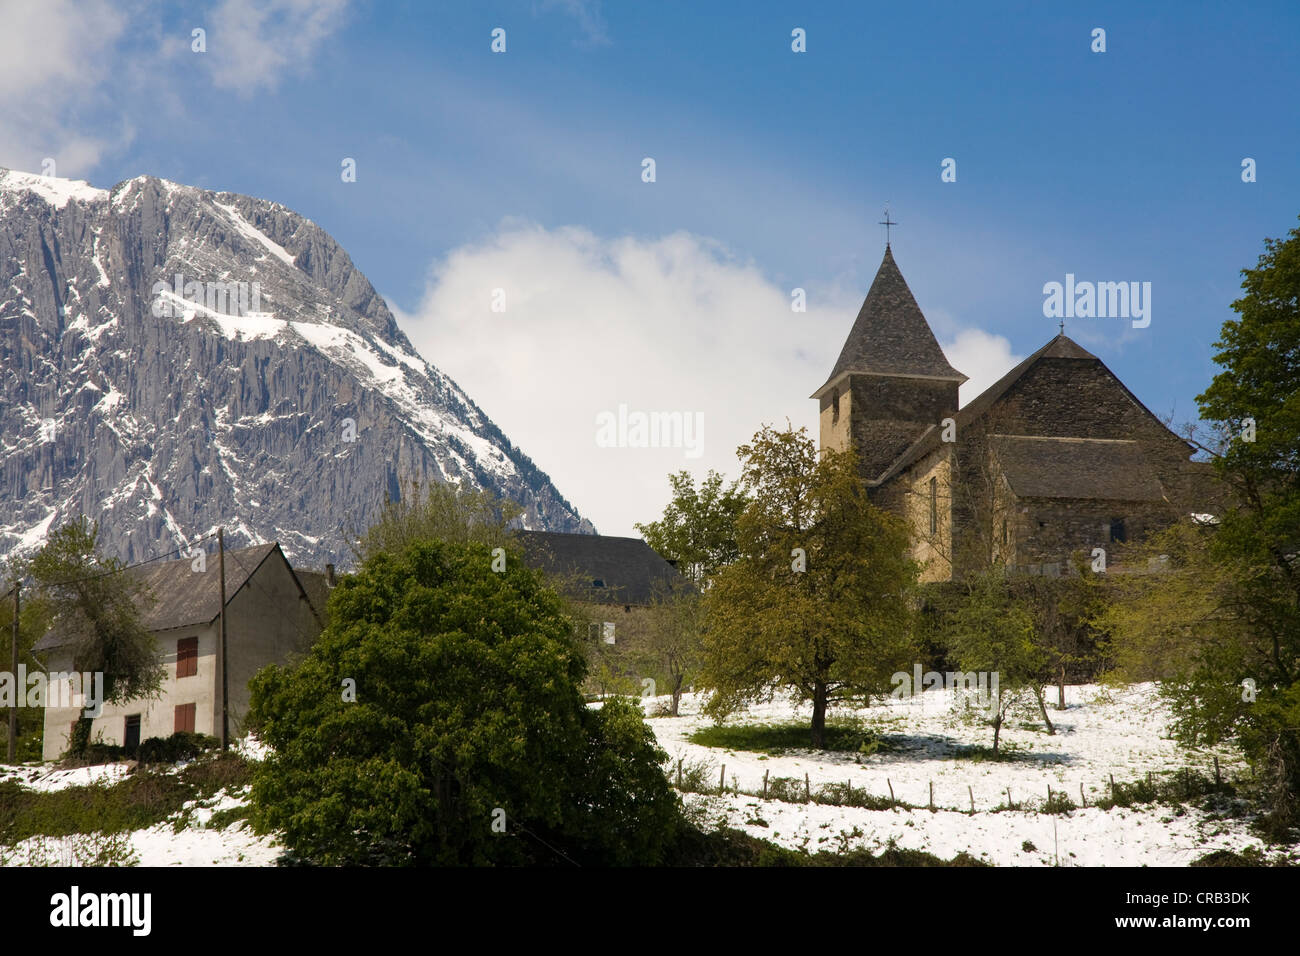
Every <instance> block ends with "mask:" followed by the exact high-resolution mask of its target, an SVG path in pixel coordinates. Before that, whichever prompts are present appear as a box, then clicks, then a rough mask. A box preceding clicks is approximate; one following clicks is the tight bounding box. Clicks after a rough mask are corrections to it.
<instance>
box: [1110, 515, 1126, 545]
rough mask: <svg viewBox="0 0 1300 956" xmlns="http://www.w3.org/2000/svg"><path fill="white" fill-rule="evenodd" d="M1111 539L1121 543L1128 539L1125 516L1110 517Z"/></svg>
mask: <svg viewBox="0 0 1300 956" xmlns="http://www.w3.org/2000/svg"><path fill="white" fill-rule="evenodd" d="M1110 540H1112V541H1118V542H1119V543H1121V544H1123V543H1124V542H1125V541H1127V540H1128V535H1127V534H1126V533H1125V531H1124V519H1123V518H1111V519H1110Z"/></svg>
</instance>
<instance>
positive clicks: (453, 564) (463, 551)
mask: <svg viewBox="0 0 1300 956" xmlns="http://www.w3.org/2000/svg"><path fill="white" fill-rule="evenodd" d="M329 620H330V623H329V626H328V627H327V628H326V630H325V631H324V632H323V633H322V635H321V637H320V639H319V641H318V642H317V643H316V645H315V646H314V647H313V649H312V651H311V653H310V654H309V656H308V657H307V658H306V659H305V660H304V661H302V662H301V663H300V664H299V665H298V666H296V667H293V668H279V667H268V668H266V669H264V670H263V671H262V672H261V673H259V674H258V675H257V676H256V678H254V680H253V683H252V685H251V688H252V702H251V707H250V717H251V721H252V724H253V725H254V726H255V727H256V729H257V731H258V733H259V736H260V737H261V739H262V740H263V741H265V742H266V743H267V744H269V745H270V747H271V748H272V753H271V754H270V755H269V756H268V759H267V760H266V761H265V762H264V763H263V764H262V765H261V766H260V767H259V769H258V770H257V772H256V774H255V777H254V784H253V804H254V815H255V817H256V818H257V822H258V825H259V826H265V827H270V828H274V829H276V830H278V831H280V832H281V833H282V834H283V838H284V841H285V843H286V845H287V846H288V848H289V850H290V852H291V853H292V854H293V855H294V856H295V857H297V858H298V859H300V860H303V861H306V862H312V863H319V864H381V865H456V864H461V865H469V864H491V863H496V864H532V863H540V864H559V865H565V864H566V862H574V863H581V864H584V865H585V864H591V863H596V864H631V863H637V864H652V863H657V862H660V860H661V859H662V858H663V857H664V854H665V852H666V848H667V847H669V846H671V845H672V843H673V841H674V840H675V838H676V836H677V833H678V828H679V826H680V819H681V817H680V807H679V804H678V802H677V798H676V796H675V795H674V794H673V793H672V791H671V790H670V789H669V787H668V784H667V780H666V779H665V777H664V775H663V773H662V771H661V770H660V767H659V763H660V761H661V760H662V759H663V757H664V755H663V754H662V753H661V752H660V751H658V749H657V748H656V746H655V744H654V738H653V736H652V735H651V733H650V731H649V730H648V729H647V728H646V726H645V724H644V722H643V721H642V720H641V716H640V714H639V712H637V711H636V709H635V708H633V707H631V706H630V705H628V704H621V703H616V702H611V703H607V704H606V705H605V706H604V707H603V708H600V709H588V708H587V706H586V705H585V704H584V702H583V699H582V696H581V693H580V691H579V688H580V685H581V682H582V680H583V678H584V676H585V663H584V658H583V653H582V650H581V646H580V644H579V643H578V641H577V640H576V638H575V636H574V632H573V625H572V622H571V621H570V619H569V618H568V617H567V616H566V614H565V613H564V606H563V604H562V602H561V600H560V598H559V597H558V596H557V595H556V594H555V593H554V592H553V591H551V590H549V589H548V588H546V587H545V585H544V584H543V583H542V581H541V580H540V578H539V577H538V576H537V575H536V574H535V573H533V572H532V571H529V570H527V569H526V568H524V567H523V566H522V565H521V564H520V562H519V561H518V560H517V558H516V557H515V556H514V555H513V554H512V555H511V556H510V558H509V560H508V562H507V568H506V570H505V571H504V572H494V571H493V570H492V554H491V552H490V551H489V549H488V548H487V546H485V545H483V544H477V543H454V544H453V543H448V542H443V541H428V542H415V543H411V544H407V545H404V546H403V547H402V549H401V550H400V551H397V552H396V553H390V552H380V553H376V554H373V555H371V556H370V557H369V558H368V559H367V560H366V561H365V563H364V564H363V565H362V567H361V569H360V571H359V573H357V574H356V575H353V576H350V577H348V578H345V579H344V580H343V581H342V582H340V584H339V586H338V588H337V589H336V590H335V592H334V593H333V595H332V596H331V600H330V619H329ZM353 688H355V693H353V692H352V689H353ZM352 697H355V699H349V698H352ZM502 823H504V832H502Z"/></svg>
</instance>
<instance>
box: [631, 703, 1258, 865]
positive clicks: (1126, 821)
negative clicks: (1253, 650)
mask: <svg viewBox="0 0 1300 956" xmlns="http://www.w3.org/2000/svg"><path fill="white" fill-rule="evenodd" d="M954 693H955V692H954V691H951V690H931V691H927V692H926V693H924V694H921V695H918V696H917V697H914V698H911V699H904V700H890V701H888V702H887V703H885V704H880V705H876V706H873V707H870V708H866V709H857V710H842V711H838V712H833V713H832V715H831V717H832V718H833V717H835V716H852V717H856V718H859V719H862V720H864V721H865V722H866V723H867V724H868V725H869V726H871V727H873V728H875V729H877V730H878V731H879V732H881V733H883V734H884V735H885V737H886V740H887V742H888V743H889V744H890V745H891V749H890V750H889V751H887V752H879V753H875V754H871V755H860V754H854V753H844V752H816V751H811V750H807V751H804V750H801V751H786V752H782V753H781V754H780V755H774V756H768V755H765V754H761V753H753V752H746V751H736V750H723V749H719V748H713V747H704V746H700V745H697V744H693V743H691V742H690V741H689V740H688V738H689V737H690V735H691V734H692V733H693V732H694V731H696V730H697V729H699V728H701V727H704V726H708V725H709V724H711V723H712V720H711V719H710V718H707V717H704V716H702V715H701V714H700V713H699V708H700V706H701V704H702V700H701V699H700V698H699V696H698V695H687V696H686V697H685V698H684V699H683V701H682V708H681V712H682V716H681V717H677V718H672V717H651V718H650V719H649V721H648V722H649V724H650V726H651V727H653V728H654V731H655V734H656V736H657V737H658V739H659V743H660V745H661V746H662V747H663V748H664V749H665V750H666V751H668V753H669V755H670V756H671V757H672V759H673V764H674V766H675V765H676V762H677V761H678V760H679V759H680V760H682V761H684V763H685V765H686V766H687V767H690V766H691V765H692V764H696V765H699V764H700V763H702V762H707V763H708V764H709V765H710V767H711V777H710V776H708V775H706V779H709V780H710V783H711V785H712V786H716V785H717V781H718V779H719V774H720V772H721V766H722V765H725V766H726V775H727V786H728V787H732V786H738V787H739V788H740V789H741V790H747V791H761V788H762V782H763V774H764V772H767V773H768V774H770V776H771V777H772V778H777V777H786V778H795V779H797V780H799V781H803V780H804V778H805V775H806V776H807V778H808V780H809V782H810V784H811V787H812V789H813V790H814V791H815V790H816V789H817V787H818V786H819V785H821V784H827V783H840V784H843V783H850V784H851V785H852V786H853V787H854V789H855V790H856V789H863V788H865V789H866V790H867V791H868V792H869V793H871V794H873V795H876V796H880V797H885V798H887V797H888V796H889V793H890V786H891V785H892V787H893V793H894V796H895V797H896V798H897V799H898V800H899V801H900V802H902V803H907V804H912V805H914V806H919V807H921V809H901V808H896V809H886V810H868V809H865V808H858V807H841V806H828V805H819V804H815V803H806V804H805V803H784V802H780V801H776V800H762V799H759V798H758V797H753V796H746V795H743V794H742V795H726V796H718V795H711V796H705V795H700V794H688V795H685V799H686V801H687V802H688V804H690V805H692V806H694V807H696V808H700V809H701V810H702V811H703V812H704V813H706V814H707V817H708V819H710V820H716V821H720V822H726V823H727V824H729V825H730V826H734V827H736V828H738V829H741V830H744V831H745V832H747V833H750V834H752V835H754V836H759V837H762V838H764V839H768V840H771V841H773V842H775V843H778V844H781V845H782V846H787V847H791V848H806V849H808V850H809V851H812V852H816V851H817V850H822V849H825V850H831V849H843V848H844V847H849V848H854V847H866V848H868V849H871V850H879V849H880V848H882V847H884V846H886V845H887V844H888V842H889V841H890V840H891V839H892V840H895V841H897V845H898V846H900V847H903V848H907V849H917V850H925V851H928V852H930V853H933V854H935V855H937V856H940V857H943V858H944V859H949V858H951V857H953V856H955V855H956V854H958V853H960V852H966V853H968V854H970V855H971V856H974V857H977V858H979V859H982V860H985V861H987V862H990V863H995V864H998V865H1003V866H1041V865H1054V864H1056V863H1057V861H1058V860H1059V862H1060V864H1061V865H1063V866H1065V865H1069V866H1143V865H1146V866H1184V865H1186V864H1187V863H1189V862H1191V861H1192V860H1194V859H1195V858H1197V857H1200V856H1203V855H1205V854H1206V853H1209V852H1211V851H1213V850H1217V849H1231V850H1235V851H1238V852H1240V851H1242V850H1243V849H1245V848H1246V847H1250V846H1254V847H1260V848H1261V849H1262V848H1263V844H1262V843H1261V841H1260V840H1259V839H1257V838H1256V837H1254V836H1252V835H1250V833H1249V832H1248V829H1247V822H1246V821H1245V820H1244V819H1242V818H1227V819H1215V818H1212V817H1211V816H1210V815H1208V814H1206V813H1205V812H1204V811H1201V810H1195V809H1189V808H1184V807H1171V806H1169V805H1167V804H1159V803H1157V804H1147V805H1142V806H1138V807H1134V808H1131V809H1125V808H1118V807H1117V808H1114V809H1111V810H1100V809H1097V808H1096V807H1095V806H1092V804H1093V803H1095V802H1096V800H1097V799H1098V798H1101V797H1104V796H1105V795H1106V793H1107V791H1108V789H1109V780H1110V776H1111V775H1112V774H1113V775H1114V778H1115V780H1116V782H1118V783H1132V782H1134V781H1136V780H1139V779H1142V778H1145V777H1146V774H1147V773H1148V771H1150V772H1151V773H1152V774H1153V775H1154V778H1155V779H1160V778H1161V777H1162V776H1163V777H1164V778H1165V779H1166V780H1168V779H1169V775H1170V774H1177V773H1178V772H1180V771H1181V770H1182V769H1183V768H1184V767H1190V768H1192V769H1193V770H1197V771H1200V772H1203V773H1210V772H1212V769H1211V768H1212V761H1213V756H1214V753H1215V752H1214V751H1199V752H1195V753H1188V752H1186V751H1182V750H1180V749H1179V748H1178V747H1177V746H1176V745H1175V743H1174V742H1173V741H1172V740H1171V739H1169V738H1168V737H1167V736H1166V733H1167V732H1166V724H1167V713H1166V711H1165V708H1164V707H1163V705H1162V704H1161V703H1160V701H1159V698H1158V696H1157V693H1156V689H1155V687H1154V685H1150V684H1143V685H1134V686H1130V687H1125V688H1120V689H1108V688H1102V687H1099V686H1091V685H1089V686H1081V687H1067V688H1066V709H1065V710H1064V711H1057V710H1055V709H1054V707H1053V706H1052V704H1053V703H1054V702H1055V699H1056V697H1055V693H1053V694H1052V695H1051V697H1050V698H1049V710H1048V715H1049V716H1050V717H1051V719H1052V722H1053V724H1054V725H1055V727H1056V734H1055V735H1054V736H1049V735H1047V734H1046V733H1045V732H1044V731H1043V730H1042V729H1038V730H1031V729H1027V727H1022V726H1021V724H1022V722H1024V723H1026V724H1028V723H1029V721H1027V720H1024V718H1020V717H1017V718H1015V719H1013V720H1012V721H1011V722H1010V724H1009V725H1008V726H1007V727H1005V728H1004V730H1003V733H1002V746H1003V747H1004V748H1014V749H1015V751H1017V752H1018V753H1020V754H1021V755H1022V756H1021V757H1020V759H1016V760H1010V761H996V762H995V761H990V760H979V761H977V760H972V759H970V758H969V757H964V758H963V757H960V756H959V753H960V748H961V747H962V746H963V745H964V746H970V745H979V746H983V747H989V746H990V745H991V744H992V731H991V730H990V729H989V728H988V727H986V726H979V725H972V724H968V723H966V722H964V721H961V720H959V719H958V718H957V717H956V715H955V713H954V711H953V703H954V700H953V698H954ZM653 712H654V706H653V705H651V706H647V713H648V714H649V713H653ZM810 717H811V708H810V706H803V707H796V706H793V705H792V704H791V703H790V702H788V701H777V702H774V703H772V704H767V705H758V706H755V707H752V708H750V709H749V710H748V711H746V712H744V713H742V714H738V715H735V716H733V717H732V718H731V719H730V721H729V723H735V724H787V723H792V722H807V721H809V719H810ZM1040 726H1041V725H1040ZM1218 756H1219V763H1220V767H1221V769H1222V772H1223V773H1224V774H1225V775H1230V774H1232V773H1233V772H1234V771H1235V770H1237V769H1238V768H1239V767H1240V766H1241V764H1240V760H1239V758H1238V757H1236V756H1235V755H1234V753H1233V752H1232V751H1230V750H1220V751H1218ZM931 784H933V787H934V806H935V808H936V809H935V810H934V811H931V810H929V809H928V806H929V803H930V786H931ZM1049 786H1050V787H1051V789H1052V791H1053V792H1062V791H1063V792H1065V793H1066V794H1067V795H1068V796H1069V797H1070V799H1071V800H1072V801H1073V803H1075V804H1076V805H1078V804H1080V803H1081V802H1082V798H1081V794H1080V787H1081V786H1082V788H1083V793H1085V794H1087V798H1088V802H1089V808H1088V809H1077V810H1074V811H1071V812H1070V813H1068V814H1048V813H1040V812H1035V809H1036V808H1041V807H1042V805H1043V804H1044V803H1045V802H1046V799H1047V790H1048V787H1049ZM1008 788H1009V789H1010V797H1009V798H1008V793H1007V791H1008ZM972 796H973V799H974V807H975V811H974V813H971V812H970V811H971V801H972ZM1008 799H1010V801H1011V802H1013V803H1014V805H1015V806H1016V807H1017V808H1018V809H1017V810H1007V809H1002V810H1000V811H997V812H994V811H995V809H996V808H997V807H999V806H1001V807H1004V808H1005V807H1006V806H1007V804H1008ZM1027 846H1028V847H1032V848H1027Z"/></svg>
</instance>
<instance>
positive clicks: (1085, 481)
mask: <svg viewBox="0 0 1300 956" xmlns="http://www.w3.org/2000/svg"><path fill="white" fill-rule="evenodd" d="M992 443H993V449H994V453H995V454H996V455H997V457H998V464H999V465H1000V467H1001V469H1002V472H1003V474H1005V475H1006V477H1007V481H1008V482H1009V483H1010V484H1011V490H1012V491H1014V492H1015V493H1016V495H1017V496H1019V497H1021V498H1092V499H1103V500H1112V501H1160V500H1162V499H1163V498H1164V496H1165V495H1164V489H1163V488H1162V487H1161V484H1160V479H1159V478H1157V477H1156V473H1155V469H1153V468H1152V467H1151V465H1150V464H1149V463H1148V462H1147V460H1146V458H1145V456H1144V455H1143V454H1142V448H1141V445H1140V444H1139V443H1138V442H1136V441H1132V440H1127V441H1115V440H1107V439H1098V438H1041V437H1037V436H1028V435H994V436H992Z"/></svg>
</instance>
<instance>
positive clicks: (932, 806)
mask: <svg viewBox="0 0 1300 956" xmlns="http://www.w3.org/2000/svg"><path fill="white" fill-rule="evenodd" d="M930 809H931V810H933V809H934V781H933V780H931V781H930Z"/></svg>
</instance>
